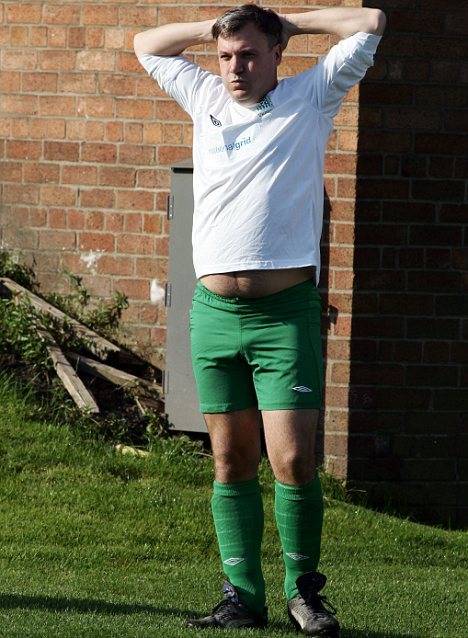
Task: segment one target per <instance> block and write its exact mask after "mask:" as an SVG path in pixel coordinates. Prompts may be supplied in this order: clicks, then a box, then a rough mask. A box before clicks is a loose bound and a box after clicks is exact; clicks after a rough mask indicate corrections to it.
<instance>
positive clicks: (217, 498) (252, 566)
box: [211, 478, 265, 613]
mask: <svg viewBox="0 0 468 638" xmlns="http://www.w3.org/2000/svg"><path fill="white" fill-rule="evenodd" d="M213 488H214V489H213V498H212V501H211V505H212V510H213V519H214V523H215V528H216V534H217V536H218V544H219V551H220V554H221V560H222V562H223V570H224V573H225V575H226V577H227V578H228V580H229V581H230V582H231V583H232V584H233V585H234V587H235V588H236V590H237V592H238V595H239V601H240V602H241V603H243V604H244V605H247V606H248V607H249V608H250V609H252V610H253V611H255V612H257V613H261V612H263V609H264V607H265V581H264V580H263V574H262V568H261V563H260V547H261V544H262V536H263V503H262V496H261V494H260V485H259V482H258V478H255V479H252V480H250V481H245V482H242V483H218V482H217V481H214V483H213Z"/></svg>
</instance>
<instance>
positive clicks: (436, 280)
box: [407, 270, 462, 292]
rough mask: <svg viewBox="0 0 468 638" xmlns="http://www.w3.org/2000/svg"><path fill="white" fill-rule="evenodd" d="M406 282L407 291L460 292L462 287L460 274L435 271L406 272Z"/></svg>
mask: <svg viewBox="0 0 468 638" xmlns="http://www.w3.org/2000/svg"><path fill="white" fill-rule="evenodd" d="M407 280H408V284H407V289H408V290H418V291H422V290H430V291H432V292H446V291H447V290H461V285H462V277H461V274H460V273H457V272H444V271H436V270H425V271H423V272H417V271H415V272H408V275H407Z"/></svg>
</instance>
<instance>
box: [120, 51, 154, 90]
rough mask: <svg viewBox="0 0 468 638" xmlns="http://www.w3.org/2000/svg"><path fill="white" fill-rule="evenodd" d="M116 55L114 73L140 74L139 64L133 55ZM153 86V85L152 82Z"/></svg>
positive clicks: (124, 52)
mask: <svg viewBox="0 0 468 638" xmlns="http://www.w3.org/2000/svg"><path fill="white" fill-rule="evenodd" d="M116 55H117V63H116V71H120V72H121V73H141V64H140V63H139V62H138V58H137V57H136V55H135V54H134V53H129V52H126V51H120V52H118V53H117V54H116ZM153 84H155V82H154V80H153Z"/></svg>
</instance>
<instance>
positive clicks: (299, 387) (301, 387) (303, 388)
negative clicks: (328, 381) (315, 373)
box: [293, 385, 312, 392]
mask: <svg viewBox="0 0 468 638" xmlns="http://www.w3.org/2000/svg"><path fill="white" fill-rule="evenodd" d="M293 390H294V391H295V392H312V390H311V389H310V388H308V387H307V386H306V385H297V386H296V387H295V388H293Z"/></svg>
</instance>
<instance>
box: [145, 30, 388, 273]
mask: <svg viewBox="0 0 468 638" xmlns="http://www.w3.org/2000/svg"><path fill="white" fill-rule="evenodd" d="M379 41H380V36H377V35H372V34H367V33H356V34H355V35H353V36H351V37H349V38H346V39H345V40H342V41H340V42H339V43H338V44H337V45H335V46H334V47H333V48H332V49H331V50H330V52H329V53H328V55H326V56H325V57H324V58H323V59H322V60H321V61H320V63H319V64H317V65H316V66H314V67H312V68H310V69H308V70H307V71H304V72H303V73H300V74H298V75H297V76H294V77H291V78H286V79H283V80H281V81H280V82H279V83H278V85H277V86H276V88H275V89H273V90H272V91H270V92H269V93H268V94H267V95H266V97H265V98H264V100H263V101H262V102H261V103H260V104H258V105H255V106H243V105H242V104H239V103H238V102H236V101H234V100H233V99H232V97H231V96H230V94H229V92H228V91H227V90H226V89H225V87H224V85H223V83H222V80H221V78H220V77H219V76H218V75H216V74H213V73H209V72H207V71H204V70H202V69H201V68H200V67H199V66H197V65H196V64H194V63H192V62H190V61H189V60H187V59H186V58H184V57H179V56H177V57H163V56H150V55H144V56H142V57H141V58H140V62H141V64H142V65H143V67H144V68H145V69H146V70H147V71H148V73H149V74H150V75H152V76H153V77H154V78H155V79H156V80H157V82H158V84H159V85H160V86H161V88H162V89H163V90H165V91H166V92H167V93H168V94H169V95H171V97H173V98H174V99H175V100H176V101H177V102H178V103H179V104H180V105H181V106H182V108H184V109H185V110H186V111H187V112H188V113H189V115H190V116H191V117H192V119H193V122H194V142H193V165H194V174H193V189H194V204H195V205H194V216H193V230H192V242H193V260H194V266H195V273H196V276H197V277H198V278H200V277H202V276H203V275H208V274H213V273H224V272H233V271H242V270H261V269H278V268H296V267H301V266H309V265H313V266H315V267H316V269H317V281H318V277H319V270H320V236H321V233H322V222H323V165H324V155H325V148H326V144H327V140H328V137H329V135H330V133H331V131H332V129H333V118H334V116H335V115H336V113H337V112H338V110H339V108H340V105H341V103H342V101H343V99H344V97H345V95H346V93H347V92H348V91H349V89H350V88H351V87H352V86H354V85H355V84H356V83H357V82H359V81H360V80H361V79H362V78H363V77H364V75H365V73H366V71H367V69H368V67H369V66H371V65H372V64H373V56H374V53H375V50H376V48H377V45H378V43H379Z"/></svg>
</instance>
